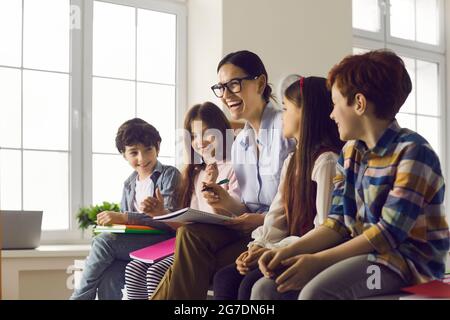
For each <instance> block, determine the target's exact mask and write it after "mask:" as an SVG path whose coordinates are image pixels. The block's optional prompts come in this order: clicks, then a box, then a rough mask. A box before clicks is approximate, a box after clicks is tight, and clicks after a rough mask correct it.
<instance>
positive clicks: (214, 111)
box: [178, 102, 233, 208]
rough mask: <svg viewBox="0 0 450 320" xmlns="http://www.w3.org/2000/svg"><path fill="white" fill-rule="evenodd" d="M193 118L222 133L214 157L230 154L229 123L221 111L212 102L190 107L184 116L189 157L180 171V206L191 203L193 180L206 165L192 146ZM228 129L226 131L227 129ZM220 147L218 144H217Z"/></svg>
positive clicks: (186, 147)
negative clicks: (220, 144) (187, 135)
mask: <svg viewBox="0 0 450 320" xmlns="http://www.w3.org/2000/svg"><path fill="white" fill-rule="evenodd" d="M194 120H200V121H202V127H206V128H208V129H215V130H218V133H219V132H220V134H221V135H222V141H221V142H222V145H223V149H222V150H216V151H215V152H216V159H218V160H221V159H223V160H224V161H227V160H228V157H229V156H230V155H231V144H232V143H231V142H232V141H228V143H227V141H226V140H227V134H228V136H233V135H232V134H231V135H230V134H229V133H230V132H231V131H230V130H231V124H230V121H228V119H227V117H226V116H225V114H224V113H223V111H222V110H221V109H220V108H219V107H218V106H217V105H215V104H214V103H212V102H205V103H202V104H196V105H194V106H193V107H192V108H190V109H189V110H188V112H187V114H186V116H185V118H184V129H185V131H186V132H188V133H189V134H190V139H185V151H186V152H187V156H188V158H189V159H187V160H188V162H187V164H186V165H185V166H184V168H183V170H182V172H181V184H180V186H179V188H178V197H179V200H178V203H179V205H180V206H181V207H182V208H185V207H189V206H190V205H191V198H192V194H193V193H194V181H195V177H196V176H197V174H198V173H199V172H200V171H201V170H202V169H204V168H205V167H206V164H205V163H204V161H203V159H202V158H201V156H200V155H199V154H197V153H196V152H195V151H194V149H193V148H192V129H193V128H192V125H193V122H194ZM227 130H228V131H227ZM219 147H220V146H219Z"/></svg>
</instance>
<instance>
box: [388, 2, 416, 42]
mask: <svg viewBox="0 0 450 320" xmlns="http://www.w3.org/2000/svg"><path fill="white" fill-rule="evenodd" d="M390 21H391V35H392V36H394V37H397V38H402V39H407V40H415V34H414V33H415V0H391V20H390Z"/></svg>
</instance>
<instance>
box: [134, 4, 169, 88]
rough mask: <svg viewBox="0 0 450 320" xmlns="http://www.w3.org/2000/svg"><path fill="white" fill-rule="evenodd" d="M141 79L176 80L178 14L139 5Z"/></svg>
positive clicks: (138, 52)
mask: <svg viewBox="0 0 450 320" xmlns="http://www.w3.org/2000/svg"><path fill="white" fill-rule="evenodd" d="M137 32H138V43H137V45H138V51H137V57H138V64H137V72H138V80H142V81H149V82H158V83H170V84H174V83H175V47H176V16H175V15H173V14H167V13H161V12H157V11H150V10H142V9H138V27H137Z"/></svg>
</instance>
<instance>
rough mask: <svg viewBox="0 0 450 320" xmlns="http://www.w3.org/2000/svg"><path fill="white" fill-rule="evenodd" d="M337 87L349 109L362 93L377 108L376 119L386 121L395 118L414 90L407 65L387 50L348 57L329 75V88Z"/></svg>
mask: <svg viewBox="0 0 450 320" xmlns="http://www.w3.org/2000/svg"><path fill="white" fill-rule="evenodd" d="M334 83H336V84H337V87H338V88H339V91H340V92H341V94H342V95H343V96H344V97H345V98H347V103H348V105H352V104H353V103H354V101H355V95H356V94H357V93H362V94H363V95H364V96H365V97H366V99H367V100H369V101H370V102H372V103H373V104H374V105H375V116H376V117H377V118H379V119H385V120H392V119H394V118H395V115H396V114H397V113H398V111H399V110H400V107H401V106H402V105H403V104H404V103H405V101H406V98H407V97H408V95H409V93H410V92H411V90H412V83H411V78H410V77H409V74H408V71H406V68H405V63H404V62H403V60H402V59H401V58H400V57H399V56H397V55H396V54H395V53H394V52H392V51H389V50H386V49H381V50H375V51H370V52H367V53H365V54H361V55H351V56H347V57H345V58H344V59H343V60H342V61H341V62H340V63H339V64H337V65H335V66H334V67H333V68H332V69H331V71H330V72H329V74H328V88H329V89H331V87H332V86H333V84H334Z"/></svg>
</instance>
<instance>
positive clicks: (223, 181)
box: [202, 179, 230, 192]
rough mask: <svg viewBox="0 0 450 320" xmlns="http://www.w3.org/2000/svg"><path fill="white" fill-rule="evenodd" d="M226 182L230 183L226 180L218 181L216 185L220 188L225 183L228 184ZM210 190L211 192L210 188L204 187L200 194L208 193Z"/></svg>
mask: <svg viewBox="0 0 450 320" xmlns="http://www.w3.org/2000/svg"><path fill="white" fill-rule="evenodd" d="M228 182H230V180H228V179H223V180H220V181H219V182H217V184H218V185H219V186H220V185H222V184H225V183H228ZM210 190H212V188H211V187H206V186H204V187H203V189H202V192H203V191H210Z"/></svg>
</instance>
